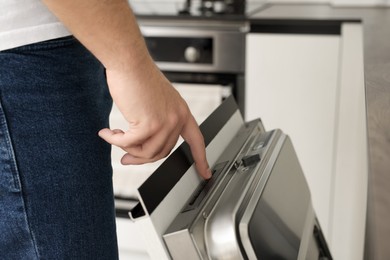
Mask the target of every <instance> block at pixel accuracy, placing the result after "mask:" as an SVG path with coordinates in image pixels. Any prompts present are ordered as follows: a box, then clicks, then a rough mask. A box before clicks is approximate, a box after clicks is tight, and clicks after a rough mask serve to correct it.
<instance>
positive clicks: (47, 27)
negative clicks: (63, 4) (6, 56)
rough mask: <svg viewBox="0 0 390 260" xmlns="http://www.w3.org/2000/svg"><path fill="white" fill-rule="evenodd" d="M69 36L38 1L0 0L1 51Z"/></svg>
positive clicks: (62, 26) (63, 27)
mask: <svg viewBox="0 0 390 260" xmlns="http://www.w3.org/2000/svg"><path fill="white" fill-rule="evenodd" d="M65 1H66V0H65ZM68 35H70V32H69V31H68V30H67V29H66V28H65V26H64V25H63V24H62V23H61V22H60V21H58V19H57V18H56V17H55V16H54V15H53V14H52V13H51V12H50V11H49V10H48V9H47V7H46V6H45V5H44V4H43V3H42V2H41V1H40V0H0V51H1V50H6V49H11V48H14V47H18V46H22V45H26V44H31V43H36V42H40V41H45V40H50V39H55V38H59V37H64V36H68Z"/></svg>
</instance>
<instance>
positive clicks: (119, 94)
mask: <svg viewBox="0 0 390 260" xmlns="http://www.w3.org/2000/svg"><path fill="white" fill-rule="evenodd" d="M42 1H43V2H44V3H45V4H46V5H47V6H48V8H49V9H50V10H51V11H52V12H53V13H54V14H55V15H56V16H57V17H58V18H59V19H60V20H61V21H62V22H63V23H64V24H65V26H67V28H68V29H69V30H70V31H71V32H72V33H73V34H74V36H75V37H76V38H77V39H78V40H79V41H80V42H81V43H82V44H83V45H84V46H86V47H87V48H88V49H89V50H90V51H91V52H92V53H93V54H94V55H95V56H96V57H97V58H98V59H99V60H100V61H101V62H102V64H103V65H104V66H105V68H106V73H107V83H108V86H109V90H110V93H111V96H112V98H113V100H114V102H115V103H116V105H117V106H118V108H119V110H120V111H121V113H122V114H123V116H124V117H125V119H126V120H127V122H128V123H129V129H128V130H127V131H122V130H119V129H115V130H110V129H102V130H101V131H100V132H99V135H100V137H101V138H103V139H104V140H106V141H107V142H109V143H111V144H113V145H116V146H119V147H121V148H122V149H123V150H125V151H126V152H127V153H126V154H125V155H124V157H123V158H122V163H123V164H143V163H147V162H152V161H156V160H158V159H161V158H163V157H165V156H167V155H168V154H169V152H170V151H171V149H172V148H173V147H174V145H175V144H176V142H177V139H178V137H179V135H181V136H182V137H183V138H184V140H186V141H187V143H188V144H189V145H190V149H191V153H192V155H193V158H194V160H195V164H196V168H197V170H198V173H199V174H200V175H201V176H203V177H204V178H209V177H210V175H211V173H210V170H209V166H208V163H207V160H206V152H205V145H204V140H203V136H202V134H201V132H200V130H199V128H198V125H197V123H196V121H195V119H194V117H193V116H192V114H191V113H190V111H189V109H188V106H187V104H186V103H185V101H184V100H183V99H182V98H181V97H180V95H179V94H178V92H177V91H176V90H175V89H174V88H173V87H172V85H171V84H170V82H169V81H168V80H167V79H166V78H165V77H164V75H163V74H162V73H161V72H160V70H159V69H158V68H157V67H156V65H155V63H154V62H153V60H152V58H151V57H150V55H149V53H148V51H147V49H146V46H145V43H144V40H143V37H142V35H141V33H140V30H139V27H138V25H137V22H136V20H135V17H134V15H133V13H132V11H131V9H130V7H129V4H128V3H127V1H126V0H111V1H106V0H83V1H78V0H67V1H60V0H42Z"/></svg>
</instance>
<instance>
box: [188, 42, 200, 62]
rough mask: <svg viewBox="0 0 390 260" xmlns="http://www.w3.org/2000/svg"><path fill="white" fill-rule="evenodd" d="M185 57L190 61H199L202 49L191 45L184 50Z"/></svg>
mask: <svg viewBox="0 0 390 260" xmlns="http://www.w3.org/2000/svg"><path fill="white" fill-rule="evenodd" d="M184 58H185V59H186V61H188V62H197V61H198V60H199V58H200V51H199V50H198V49H197V48H195V47H193V46H189V47H187V48H186V50H185V51H184Z"/></svg>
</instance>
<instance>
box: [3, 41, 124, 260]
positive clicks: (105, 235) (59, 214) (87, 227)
mask: <svg viewBox="0 0 390 260" xmlns="http://www.w3.org/2000/svg"><path fill="white" fill-rule="evenodd" d="M111 106H112V100H111V97H110V95H109V92H108V88H107V83H106V79H105V71H104V68H103V66H102V65H101V63H99V61H98V60H97V59H96V58H95V57H94V56H93V55H92V54H91V53H90V52H89V51H87V50H86V49H85V48H84V47H83V46H82V45H81V44H80V43H79V42H78V41H77V40H76V39H75V38H73V37H65V38H61V39H56V40H51V41H46V42H41V43H37V44H31V45H27V46H23V47H18V48H15V49H11V50H6V51H2V52H0V259H5V260H8V259H17V260H20V259H50V260H52V259H110V260H112V259H117V258H118V252H117V251H118V250H117V241H116V232H115V209H114V198H113V190H112V168H111V158H110V152H111V147H110V145H109V144H107V143H106V142H105V141H104V140H102V139H101V138H99V137H98V134H97V133H98V131H99V130H100V129H102V128H104V127H107V126H108V117H109V113H110V110H111Z"/></svg>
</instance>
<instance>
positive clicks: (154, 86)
mask: <svg viewBox="0 0 390 260" xmlns="http://www.w3.org/2000/svg"><path fill="white" fill-rule="evenodd" d="M134 73H135V74H136V75H134V76H133V75H132V74H134ZM134 78H137V79H139V81H138V80H137V81H134ZM107 82H108V84H109V88H110V91H111V95H112V97H113V99H114V101H115V103H116V105H117V106H118V108H119V110H120V111H121V112H122V114H123V116H124V117H125V119H126V120H127V122H129V129H127V131H123V130H120V129H113V130H110V129H103V130H101V131H100V132H99V135H100V137H102V138H103V139H104V140H106V141H107V142H108V143H110V144H113V145H116V146H119V147H120V148H122V149H123V150H124V151H126V152H127V153H126V154H125V155H124V156H123V158H122V163H123V164H143V163H148V162H153V161H156V160H159V159H161V158H163V157H165V156H167V155H168V154H169V153H170V151H171V150H172V148H173V147H174V146H175V144H176V142H177V140H178V138H179V136H180V135H181V136H182V137H183V138H184V140H185V141H187V143H188V144H189V146H190V149H191V153H192V155H193V158H194V160H195V166H196V169H197V171H198V173H199V174H200V175H201V176H202V177H203V178H206V179H208V178H210V177H211V172H210V169H209V166H208V163H207V160H206V153H205V145H204V140H203V136H202V134H201V132H200V130H199V127H198V125H197V123H196V121H195V119H194V117H193V116H192V114H191V113H190V111H189V109H188V106H187V104H186V103H185V101H184V100H183V99H182V97H181V96H180V95H179V93H178V92H177V91H176V90H175V89H174V88H173V86H172V85H171V84H170V82H169V81H168V80H167V79H166V78H165V77H164V76H163V75H162V73H161V72H160V71H159V70H158V69H157V67H156V66H155V65H154V64H153V63H151V62H146V64H144V65H143V66H142V69H141V70H140V71H138V72H134V71H132V72H128V73H125V72H117V71H110V70H107Z"/></svg>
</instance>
